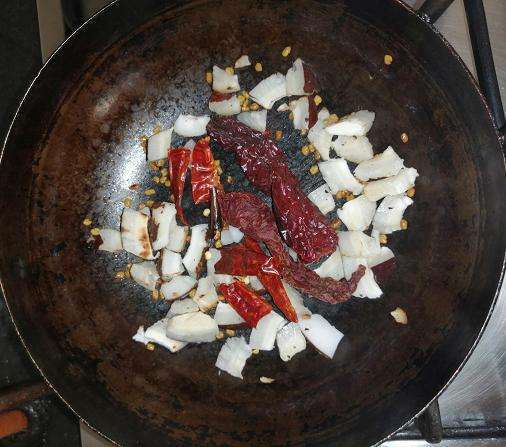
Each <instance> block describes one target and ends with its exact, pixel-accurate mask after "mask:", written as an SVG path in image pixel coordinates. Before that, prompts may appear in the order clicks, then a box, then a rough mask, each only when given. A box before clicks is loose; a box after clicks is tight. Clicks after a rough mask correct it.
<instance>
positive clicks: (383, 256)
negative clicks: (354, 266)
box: [367, 246, 395, 268]
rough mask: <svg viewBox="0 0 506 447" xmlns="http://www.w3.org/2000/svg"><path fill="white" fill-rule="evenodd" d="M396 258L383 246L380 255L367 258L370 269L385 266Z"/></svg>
mask: <svg viewBox="0 0 506 447" xmlns="http://www.w3.org/2000/svg"><path fill="white" fill-rule="evenodd" d="M394 257H395V256H394V253H393V251H392V250H390V249H389V248H388V247H385V246H382V247H381V248H380V252H379V253H378V254H376V255H374V256H371V257H369V258H367V265H368V266H369V267H370V268H373V267H376V266H377V265H380V264H383V263H384V262H387V261H390V259H393V258H394Z"/></svg>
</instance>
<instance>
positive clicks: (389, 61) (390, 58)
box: [383, 54, 394, 65]
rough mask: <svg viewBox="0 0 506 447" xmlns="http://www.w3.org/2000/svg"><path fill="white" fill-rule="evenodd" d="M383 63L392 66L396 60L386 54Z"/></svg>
mask: <svg viewBox="0 0 506 447" xmlns="http://www.w3.org/2000/svg"><path fill="white" fill-rule="evenodd" d="M383 61H384V62H385V65H390V64H391V63H392V62H393V61H394V58H393V57H392V56H391V55H390V54H385V57H384V58H383Z"/></svg>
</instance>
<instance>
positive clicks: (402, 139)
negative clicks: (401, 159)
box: [401, 132, 409, 143]
mask: <svg viewBox="0 0 506 447" xmlns="http://www.w3.org/2000/svg"><path fill="white" fill-rule="evenodd" d="M401 141H402V142H403V143H407V142H408V141H409V137H408V134H407V133H406V132H402V133H401Z"/></svg>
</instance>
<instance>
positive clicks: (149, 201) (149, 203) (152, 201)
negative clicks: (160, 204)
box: [146, 200, 155, 208]
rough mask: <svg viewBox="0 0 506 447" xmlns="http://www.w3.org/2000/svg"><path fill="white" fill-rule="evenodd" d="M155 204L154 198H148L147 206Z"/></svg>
mask: <svg viewBox="0 0 506 447" xmlns="http://www.w3.org/2000/svg"><path fill="white" fill-rule="evenodd" d="M154 204H155V201H154V200H146V206H147V207H148V208H151V207H152V206H153V205H154Z"/></svg>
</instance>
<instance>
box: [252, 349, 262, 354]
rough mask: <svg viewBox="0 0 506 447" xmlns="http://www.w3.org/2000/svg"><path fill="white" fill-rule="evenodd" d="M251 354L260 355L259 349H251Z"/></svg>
mask: <svg viewBox="0 0 506 447" xmlns="http://www.w3.org/2000/svg"><path fill="white" fill-rule="evenodd" d="M251 353H252V354H253V355H257V354H260V349H258V348H255V349H252V350H251Z"/></svg>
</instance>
